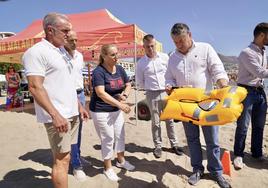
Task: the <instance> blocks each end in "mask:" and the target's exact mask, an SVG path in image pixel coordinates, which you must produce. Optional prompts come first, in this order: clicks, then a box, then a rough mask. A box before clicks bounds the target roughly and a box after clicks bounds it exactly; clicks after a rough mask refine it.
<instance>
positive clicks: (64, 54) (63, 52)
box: [59, 47, 73, 73]
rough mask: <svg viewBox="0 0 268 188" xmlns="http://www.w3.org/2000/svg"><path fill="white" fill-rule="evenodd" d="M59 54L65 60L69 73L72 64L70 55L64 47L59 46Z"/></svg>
mask: <svg viewBox="0 0 268 188" xmlns="http://www.w3.org/2000/svg"><path fill="white" fill-rule="evenodd" d="M59 51H60V54H61V55H62V57H63V59H64V60H65V62H66V64H67V67H68V70H69V73H71V72H72V69H73V64H72V57H71V56H70V54H69V53H68V52H67V51H66V50H65V48H64V47H60V48H59Z"/></svg>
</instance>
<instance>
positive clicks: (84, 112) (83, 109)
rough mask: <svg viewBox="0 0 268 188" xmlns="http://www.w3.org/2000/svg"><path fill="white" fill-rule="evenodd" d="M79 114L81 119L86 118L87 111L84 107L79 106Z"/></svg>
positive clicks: (87, 116)
mask: <svg viewBox="0 0 268 188" xmlns="http://www.w3.org/2000/svg"><path fill="white" fill-rule="evenodd" d="M79 114H80V116H81V119H82V120H83V121H87V119H88V118H89V114H88V112H87V111H86V109H85V108H84V107H82V106H81V107H79Z"/></svg>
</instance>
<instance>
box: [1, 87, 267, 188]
mask: <svg viewBox="0 0 268 188" xmlns="http://www.w3.org/2000/svg"><path fill="white" fill-rule="evenodd" d="M134 93H135V92H134V91H133V92H132V94H131V96H130V98H129V101H128V102H129V103H130V104H131V105H132V111H131V113H130V114H128V115H126V116H125V120H126V125H125V129H126V153H125V154H126V158H127V160H129V161H130V162H131V163H132V164H134V165H135V166H136V170H135V171H133V172H127V171H125V170H121V169H118V168H116V167H113V168H114V170H115V171H116V172H117V173H118V175H119V177H120V178H121V180H120V181H119V182H111V181H109V180H108V179H107V178H106V177H105V176H104V175H103V173H102V171H103V163H102V160H101V152H100V141H99V138H98V137H97V134H96V131H95V128H94V126H93V123H92V120H89V121H87V122H86V123H85V124H84V127H83V134H82V146H81V151H82V156H83V157H84V158H85V159H87V160H89V161H91V162H92V164H93V165H92V166H86V167H85V172H86V174H87V176H88V178H87V180H86V181H84V182H78V181H77V180H76V179H75V178H74V177H73V175H72V173H71V172H70V173H69V175H68V178H69V180H68V181H69V187H70V188H88V187H90V188H102V187H103V188H106V187H107V188H115V187H120V188H132V187H133V188H145V187H146V188H147V187H153V188H155V187H170V188H184V187H185V188H189V187H196V188H208V187H210V188H212V187H213V188H216V187H219V186H218V185H217V184H216V183H215V182H214V181H212V180H211V179H210V177H209V175H208V174H207V173H208V172H207V171H205V172H206V175H205V177H204V179H202V180H201V181H200V182H199V183H198V184H197V185H196V186H190V185H189V184H188V183H187V176H189V175H190V174H191V170H192V168H191V165H190V159H189V151H188V147H187V143H186V139H185V135H184V131H183V127H182V125H181V123H177V124H176V133H177V137H178V139H179V144H180V146H181V147H183V149H184V151H185V154H184V155H183V156H177V155H175V154H174V153H172V152H171V150H170V144H169V141H168V139H167V134H166V129H165V125H164V124H163V125H162V126H163V128H162V139H163V150H164V152H163V155H162V157H161V158H160V159H156V158H155V157H154V156H153V153H152V149H153V142H152V136H151V125H150V123H151V122H150V121H137V123H136V120H135V115H134V105H133V104H134V99H135V94H134ZM137 98H138V99H142V98H144V95H143V93H142V92H139V94H138V96H137ZM0 102H1V104H2V103H3V98H1V100H0ZM0 117H1V118H0V130H1V131H0V145H1V152H0V188H51V187H52V183H51V178H50V172H51V164H52V156H51V152H50V149H49V143H48V139H47V135H46V131H45V128H44V127H43V125H42V124H38V123H36V117H35V115H34V110H33V105H32V104H27V105H26V106H25V107H24V108H20V109H16V110H15V111H5V110H4V109H1V110H0ZM234 131H235V123H233V124H228V125H225V126H222V127H221V128H220V146H221V148H222V152H223V151H224V150H230V151H231V157H233V153H232V148H233V140H234ZM250 132H251V129H250V130H249V132H248V133H249V134H248V137H247V142H246V150H245V152H246V156H245V163H246V167H245V168H244V169H242V170H240V171H236V170H235V169H234V168H233V166H232V165H231V173H232V175H231V177H229V176H227V175H225V177H226V178H227V179H228V181H229V182H230V183H231V185H232V187H235V188H245V187H250V188H260V187H268V159H267V157H265V159H266V160H265V161H262V162H259V161H256V160H254V159H252V158H251V156H250ZM201 140H202V146H203V151H204V152H203V154H204V162H203V164H204V165H205V166H206V163H207V161H206V154H205V150H206V149H205V144H204V141H203V140H204V139H203V137H202V134H201ZM267 145H268V129H267V128H266V129H265V133H264V154H265V156H267V152H268V151H267Z"/></svg>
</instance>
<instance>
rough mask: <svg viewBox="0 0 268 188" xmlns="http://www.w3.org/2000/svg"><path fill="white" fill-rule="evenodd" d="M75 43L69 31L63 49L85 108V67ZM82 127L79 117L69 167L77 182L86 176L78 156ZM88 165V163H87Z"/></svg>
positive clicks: (74, 35) (75, 38)
mask: <svg viewBox="0 0 268 188" xmlns="http://www.w3.org/2000/svg"><path fill="white" fill-rule="evenodd" d="M76 43H77V34H76V32H75V31H73V30H72V31H70V33H69V36H68V39H67V43H66V44H65V45H64V48H65V49H66V51H67V52H68V53H69V55H70V56H71V59H72V63H73V73H74V77H75V88H76V93H77V97H78V100H79V101H80V103H81V104H82V105H83V107H85V105H86V97H85V93H84V78H83V74H82V72H83V68H84V67H85V63H84V59H83V55H82V54H81V53H80V52H78V51H77V50H76ZM82 127H83V120H82V118H81V116H79V128H78V139H77V143H75V144H72V147H71V166H72V169H73V175H74V177H75V178H76V179H77V180H79V181H83V180H85V179H86V174H85V173H84V171H83V166H82V160H83V162H87V161H86V160H85V159H83V158H82V157H81V156H80V154H81V150H80V146H81V136H82V134H81V133H82ZM87 164H90V162H87Z"/></svg>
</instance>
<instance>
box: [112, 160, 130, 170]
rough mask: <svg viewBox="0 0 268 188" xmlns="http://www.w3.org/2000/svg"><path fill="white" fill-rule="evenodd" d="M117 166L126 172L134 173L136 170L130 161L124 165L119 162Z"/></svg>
mask: <svg viewBox="0 0 268 188" xmlns="http://www.w3.org/2000/svg"><path fill="white" fill-rule="evenodd" d="M116 166H117V167H118V168H123V169H125V170H128V171H132V170H134V169H135V166H133V165H132V164H130V163H129V162H128V161H124V162H123V163H119V162H118V161H117V162H116Z"/></svg>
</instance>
